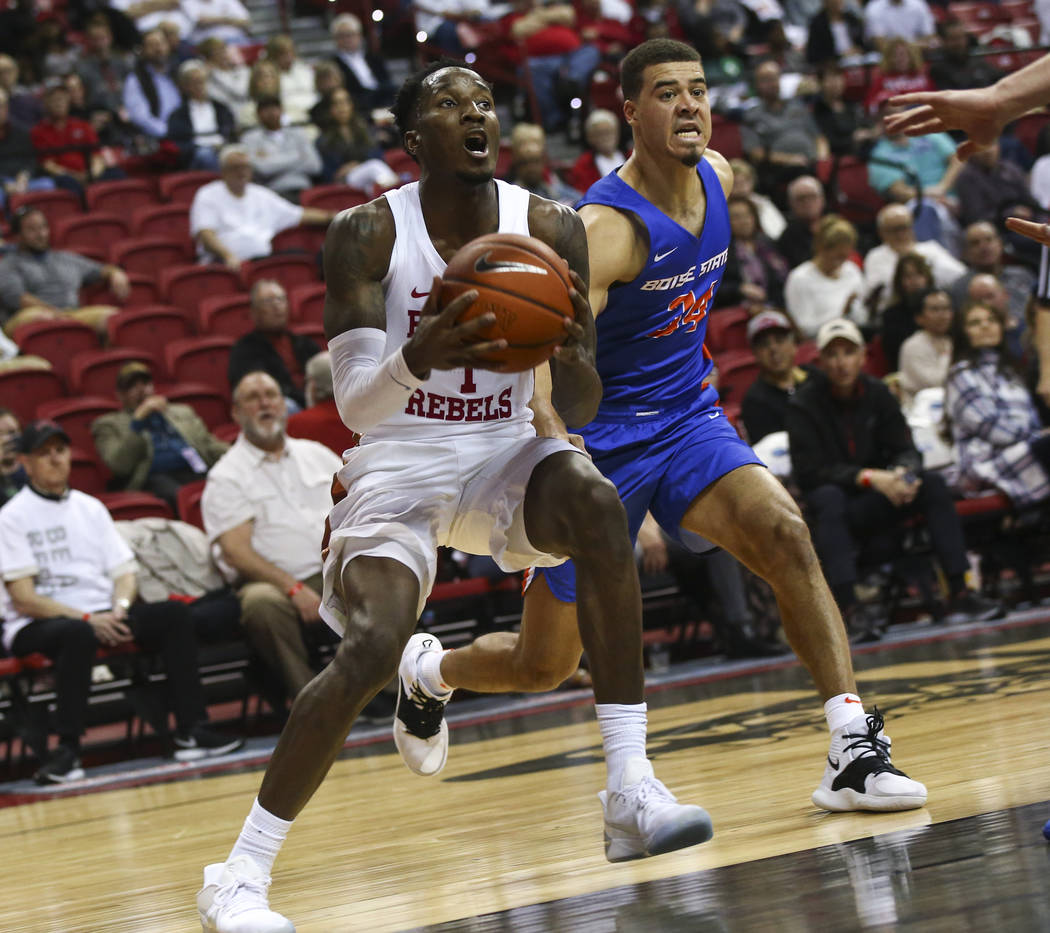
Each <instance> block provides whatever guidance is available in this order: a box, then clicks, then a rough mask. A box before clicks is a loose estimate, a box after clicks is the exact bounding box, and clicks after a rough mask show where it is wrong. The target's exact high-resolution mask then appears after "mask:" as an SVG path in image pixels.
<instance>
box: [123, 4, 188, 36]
mask: <svg viewBox="0 0 1050 933" xmlns="http://www.w3.org/2000/svg"><path fill="white" fill-rule="evenodd" d="M109 6H111V7H113V8H114V9H116V10H120V11H121V12H122V13H125V14H127V16H128V17H130V18H131V20H132V21H133V22H134V23H135V28H136V29H138V31H139V32H140V33H143V34H144V33H147V32H150V31H151V30H153V29H157V28H158V27H159V26H160V25H161V23H174V24H175V26H176V27H177V28H178V30H179V38H180V39H188V38H189V36H190V33H191V32H192V31H193V20H192V19H191V18H190V16H189V13H188V11H187V10H185V9H184V8H183V4H182V3H181V2H180V0H110V3H109Z"/></svg>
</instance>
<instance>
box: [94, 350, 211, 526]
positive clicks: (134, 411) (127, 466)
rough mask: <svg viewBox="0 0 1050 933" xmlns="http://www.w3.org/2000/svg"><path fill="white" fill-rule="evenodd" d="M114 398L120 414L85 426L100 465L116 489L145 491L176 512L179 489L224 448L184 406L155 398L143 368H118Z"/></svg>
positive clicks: (148, 374)
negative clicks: (88, 427) (110, 476)
mask: <svg viewBox="0 0 1050 933" xmlns="http://www.w3.org/2000/svg"><path fill="white" fill-rule="evenodd" d="M117 398H118V399H119V401H120V408H121V410H120V411H115V412H112V413H111V414H108V415H101V416H100V417H98V418H96V419H95V420H94V422H92V424H91V436H92V437H93V438H94V439H95V447H96V448H97V450H98V454H99V456H100V457H101V458H102V462H103V463H105V464H106V466H107V467H108V468H109V470H110V472H111V473H112V474H113V478H114V480H115V481H116V483H117V485H118V487H119V488H120V489H146V490H148V491H149V492H152V493H153V494H154V495H156V496H160V498H161V499H163V500H164V501H165V502H167V503H168V505H170V506H171V507H172V510H173V511H174V510H176V501H177V499H178V494H179V487H181V486H184V485H186V483H194V482H196V481H197V480H199V479H202V478H203V477H204V474H205V473H207V472H208V468H209V467H210V466H212V465H213V464H214V463H215V461H216V460H218V459H219V457H221V456H222V455H223V454H224V453H226V450H227V449H228V448H229V446H230V445H229V444H227V443H225V442H223V441H220V440H219V439H218V438H217V437H215V436H214V435H213V434H212V433H211V432H210V431H209V430H208V428H207V426H206V425H205V424H204V422H203V421H201V419H200V416H199V415H198V414H197V413H196V412H195V411H194V410H193V409H192V408H190V406H189V405H180V404H178V403H177V402H169V401H168V400H167V399H166V398H165V397H164V396H163V395H160V394H158V393H157V392H156V391H155V390H154V387H153V373H152V371H151V370H150V368H149V366H147V365H146V364H145V363H126V364H125V365H124V366H122V367H121V369H120V372H119V373H117Z"/></svg>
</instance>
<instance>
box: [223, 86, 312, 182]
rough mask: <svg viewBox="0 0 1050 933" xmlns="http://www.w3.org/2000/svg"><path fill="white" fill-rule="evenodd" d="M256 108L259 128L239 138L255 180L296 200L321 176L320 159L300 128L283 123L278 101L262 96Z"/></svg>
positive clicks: (308, 138)
mask: <svg viewBox="0 0 1050 933" xmlns="http://www.w3.org/2000/svg"><path fill="white" fill-rule="evenodd" d="M255 106H256V110H257V111H258V115H259V125H258V126H257V127H256V128H255V129H252V130H248V132H246V133H245V134H244V135H243V136H242V137H241V147H242V148H243V149H245V150H247V152H248V156H249V157H250V158H251V160H252V168H253V169H254V174H255V179H256V181H258V182H259V183H260V184H262V185H265V186H266V187H267V188H269V189H270V190H271V191H276V192H277V193H278V194H280V195H283V196H284V197H286V198H288V199H289V200H295V199H297V198H298V197H299V192H300V191H303V190H304V189H306V188H309V187H310V186H311V185H312V184H313V180H314V178H315V177H319V176H320V174H321V157H320V156H319V155H318V154H317V149H316V148H315V147H314V144H313V141H312V140H311V139H310V137H309V136H307V134H306V132H305V131H304V130H303V128H302V127H299V126H285V125H284V124H283V120H282V117H283V112H282V110H281V100H280V98H278V97H261V98H260V99H259V100H258V101H257V102H256V105H255Z"/></svg>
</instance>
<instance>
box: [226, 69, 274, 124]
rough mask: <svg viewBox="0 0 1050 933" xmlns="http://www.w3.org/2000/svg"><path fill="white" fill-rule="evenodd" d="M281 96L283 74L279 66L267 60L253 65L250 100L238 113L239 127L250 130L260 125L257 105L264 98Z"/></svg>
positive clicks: (249, 86) (249, 79) (249, 85)
mask: <svg viewBox="0 0 1050 933" xmlns="http://www.w3.org/2000/svg"><path fill="white" fill-rule="evenodd" d="M280 96H281V72H280V71H279V70H278V68H277V66H276V65H275V64H274V63H273V62H271V61H268V60H267V59H265V58H260V59H259V60H258V61H257V62H256V63H255V64H254V65H252V70H251V73H250V75H249V77H248V99H247V100H246V101H245V102H244V103H243V104H242V105H241V109H240V110H239V111H238V112H237V126H238V127H239V128H240V129H242V130H245V129H249V128H251V127H253V126H258V125H259V114H258V111H257V108H256V105H257V104H258V102H259V101H260V100H262V99H263V98H268V97H277V98H280Z"/></svg>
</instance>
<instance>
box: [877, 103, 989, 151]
mask: <svg viewBox="0 0 1050 933" xmlns="http://www.w3.org/2000/svg"><path fill="white" fill-rule="evenodd" d="M889 103H890V104H891V105H892V106H894V107H898V106H899V107H910V108H912V109H910V110H905V111H903V112H902V113H894V114H890V115H889V116H887V117H886V121H885V127H886V132H887V133H889V134H891V135H892V134H896V133H904V134H905V135H906V136H925V135H926V134H927V133H944V132H947V131H949V130H962V131H963V132H964V133H965V134H966V136H967V139H965V140H964V141H963V142H962V143H960V144H959V147H958V149H956V155H958V156H959V158H960V159H968V158H969V157H970V156H972V155H973V154H974V153H975V152H977V151H978V150H979V149H986V148H987V147H988V146H990V145H992V143H994V142H996V141H997V140H998V139H999V134H1000V132H1001V131H1002V128H1003V125H1004V124H1005V123H1006V120H1005V119H1004V117H1003V114H1002V113H1001V111H1000V109H999V108H998V106H997V105H996V99H995V96H994V95H993V94H990V93H989V92H988V89H987V88H981V89H979V90H973V91H916V92H915V93H913V94H898V95H896V96H895V97H891V98H890V99H889Z"/></svg>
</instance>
